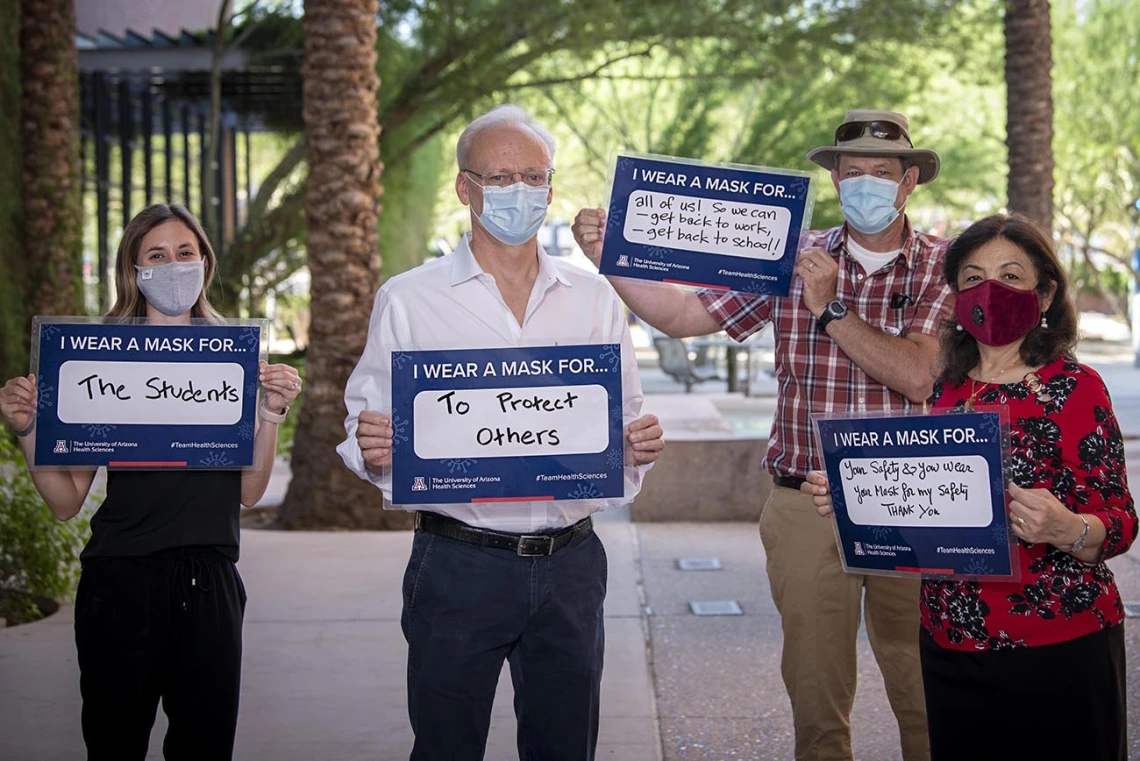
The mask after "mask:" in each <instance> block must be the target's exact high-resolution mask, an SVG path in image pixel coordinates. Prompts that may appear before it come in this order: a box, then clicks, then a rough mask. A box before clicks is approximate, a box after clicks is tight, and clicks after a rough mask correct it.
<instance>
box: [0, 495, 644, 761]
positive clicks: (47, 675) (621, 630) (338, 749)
mask: <svg viewBox="0 0 1140 761" xmlns="http://www.w3.org/2000/svg"><path fill="white" fill-rule="evenodd" d="M613 517H614V518H617V520H616V521H610V522H604V521H603V522H600V523H599V528H598V531H599V533H600V535H601V537H602V539H603V541H604V542H605V545H606V549H607V552H608V554H609V562H610V569H611V572H610V586H609V593H608V597H607V601H606V670H605V678H604V680H603V686H602V701H603V706H604V718H603V721H602V724H601V733H600V734H601V737H600V741H599V753H598V757H599V759H615V760H618V759H620V760H622V761H656V760H657V759H659V758H660V756H659V745H658V733H657V728H656V714H655V711H654V694H653V689H652V682H651V679H650V674H649V667H648V660H647V652H648V651H647V649H646V638H645V630H644V626H645V623H644V620H643V618H642V616H641V610H642V607H641V605H640V603H639V600H638V573H637V564H636V563H635V556H634V546H635V544H634V532H633V527H632V524H630V523H628V522H623V521H621V520H620V518H621V516H620V515H616V516H613ZM410 545H411V534H410V533H409V532H388V533H331V532H324V533H305V532H279V531H255V530H246V531H244V532H243V535H242V560H241V563H240V568H241V572H242V576H243V577H244V579H245V583H246V587H247V589H248V591H249V607H248V609H247V611H246V619H245V656H244V668H243V685H242V704H241V716H240V723H239V727H238V737H237V751H236V758H238V759H248V760H256V761H342V760H343V761H360V760H363V759H369V760H370V761H397V759H401V760H406V759H407V757H408V750H409V749H410V747H411V730H410V729H409V728H408V719H407V709H406V703H405V688H404V668H405V658H406V653H407V647H406V645H405V643H404V638H403V635H402V634H401V632H400V620H399V619H400V581H401V577H402V574H403V570H404V566H405V564H406V562H407V557H408V552H409V548H410ZM71 610H72V609H71V606H65V607H64V608H63V609H62V610H61V611H60V612H59V613H57V614H56V615H54V616H51V617H50V618H48V619H45V620H43V621H40V622H37V623H34V624H29V625H26V626H19V627H12V628H9V629H0V759H3V761H73V760H75V759H81V758H83V745H82V739H81V736H80V729H79V696H78V684H79V672H78V668H77V667H76V664H75V645H74V641H73V638H72V616H71ZM504 677H505V678H504V681H503V683H502V684H501V685H500V689H499V693H498V698H497V700H496V702H495V707H494V711H493V720H492V727H491V738H490V743H489V746H488V749H487V758H488V759H509V758H515V757H517V755H516V753H515V750H514V731H515V721H514V714H513V711H512V708H511V688H510V680H509V677H506V675H505V674H504ZM164 731H165V730H164V719H163V718H162V715H161V711H160V712H159V723H158V725H157V731H155V732H154V733H153V735H152V738H151V753H150V755H149V756H148V758H155V759H158V758H161V751H160V748H161V742H162V733H163V732H164Z"/></svg>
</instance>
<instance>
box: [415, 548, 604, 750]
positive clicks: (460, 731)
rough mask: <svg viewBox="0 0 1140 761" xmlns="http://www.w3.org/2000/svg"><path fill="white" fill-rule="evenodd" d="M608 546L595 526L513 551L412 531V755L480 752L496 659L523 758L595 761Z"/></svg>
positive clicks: (484, 740)
mask: <svg viewBox="0 0 1140 761" xmlns="http://www.w3.org/2000/svg"><path fill="white" fill-rule="evenodd" d="M605 596H606V553H605V549H604V548H603V547H602V543H601V540H599V539H598V537H597V535H596V534H594V533H593V532H590V533H588V534H583V535H581V536H578V537H575V538H574V540H572V541H571V542H570V543H569V544H567V545H566V546H565V547H563V548H562V549H560V550H558V551H557V552H556V553H554V554H553V555H550V556H548V557H539V558H523V557H518V556H517V555H515V554H514V553H512V552H509V551H506V550H497V549H488V548H483V547H476V546H474V545H470V544H464V543H462V542H457V541H454V540H451V539H446V538H444V537H441V536H437V535H435V534H429V533H426V532H417V533H416V535H415V539H414V540H413V542H412V555H411V558H410V559H409V561H408V569H407V571H406V572H405V574H404V611H403V617H402V619H401V624H402V626H403V630H404V636H405V637H406V638H407V640H408V714H409V716H410V718H411V723H412V731H413V732H414V733H415V736H416V740H415V745H414V747H413V749H412V755H411V759H412V761H467V760H468V759H470V760H471V761H478V760H479V759H482V758H483V753H484V751H485V749H486V745H487V731H488V729H489V727H490V723H491V704H492V703H493V702H494V699H495V688H496V686H497V684H498V680H499V673H500V672H501V671H502V668H503V661H504V659H505V660H507V661H508V662H509V663H510V667H511V680H512V682H513V683H514V688H515V715H516V716H517V717H518V749H519V759H520V761H540V760H541V761H592V759H593V758H594V749H595V747H596V745H597V741H598V704H599V699H600V693H601V681H602V657H603V652H604V649H605V632H604V626H603V618H602V616H603V613H602V605H603V602H604V601H605Z"/></svg>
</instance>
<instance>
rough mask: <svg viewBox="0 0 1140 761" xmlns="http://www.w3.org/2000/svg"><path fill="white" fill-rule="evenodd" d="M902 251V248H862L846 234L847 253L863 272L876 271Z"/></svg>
mask: <svg viewBox="0 0 1140 761" xmlns="http://www.w3.org/2000/svg"><path fill="white" fill-rule="evenodd" d="M900 253H902V248H901V247H899V248H896V249H895V250H894V251H872V250H870V249H869V248H863V247H862V246H860V245H859V244H858V243H856V242H855V240H854V238H851V237H850V236H848V238H847V255H848V256H850V257H851V258H852V259H854V260H855V261H857V262H859V266H861V267H862V268H863V272H864V273H866V274H868V275H870V274H871V273H872V272H877V271H878V270H880V269H882V268H883V267H885V266H886V265H888V264H890V263H891V262H893V261H894V260H895V259H897V258H898V256H899V254H900Z"/></svg>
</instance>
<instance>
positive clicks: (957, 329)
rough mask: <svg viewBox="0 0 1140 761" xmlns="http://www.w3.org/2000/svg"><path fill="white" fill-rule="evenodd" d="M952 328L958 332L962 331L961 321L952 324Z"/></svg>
mask: <svg viewBox="0 0 1140 761" xmlns="http://www.w3.org/2000/svg"><path fill="white" fill-rule="evenodd" d="M954 330H956V331H958V332H959V333H961V332H962V323H958V324H957V325H955V326H954Z"/></svg>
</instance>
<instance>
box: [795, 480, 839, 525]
mask: <svg viewBox="0 0 1140 761" xmlns="http://www.w3.org/2000/svg"><path fill="white" fill-rule="evenodd" d="M800 491H802V492H803V493H804V494H807V495H809V496H810V497H811V501H812V502H814V503H815V511H816V512H817V513H819V517H821V518H826V517H827V516H829V515H832V514H834V513H835V508H834V507H833V506H832V504H831V489H830V488H828V485H827V475H826V474H825V473H824V472H823V471H822V470H813V471H810V472H809V473H808V474H807V480H805V481H804V482H803V483H802V484H800Z"/></svg>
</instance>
